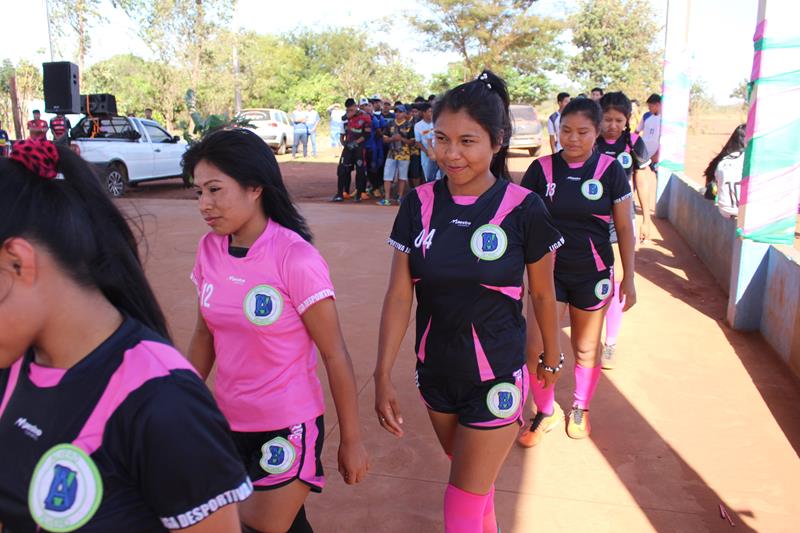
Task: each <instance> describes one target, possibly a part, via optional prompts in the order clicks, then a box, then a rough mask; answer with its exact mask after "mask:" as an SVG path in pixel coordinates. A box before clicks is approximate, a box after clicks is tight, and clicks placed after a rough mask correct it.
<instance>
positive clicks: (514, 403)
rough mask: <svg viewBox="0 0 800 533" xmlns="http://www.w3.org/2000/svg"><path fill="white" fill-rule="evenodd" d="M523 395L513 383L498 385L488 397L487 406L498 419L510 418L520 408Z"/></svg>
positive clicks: (491, 390) (490, 391)
mask: <svg viewBox="0 0 800 533" xmlns="http://www.w3.org/2000/svg"><path fill="white" fill-rule="evenodd" d="M521 399H522V393H521V392H520V391H519V387H517V386H516V385H514V384H512V383H498V384H497V385H495V386H494V387H492V388H491V389H490V390H489V394H487V395H486V406H487V407H488V408H489V411H490V412H491V413H492V414H493V415H494V416H496V417H497V418H510V417H512V416H514V414H516V412H517V409H518V408H519V404H520V401H521Z"/></svg>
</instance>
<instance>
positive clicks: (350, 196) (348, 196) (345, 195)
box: [342, 192, 353, 200]
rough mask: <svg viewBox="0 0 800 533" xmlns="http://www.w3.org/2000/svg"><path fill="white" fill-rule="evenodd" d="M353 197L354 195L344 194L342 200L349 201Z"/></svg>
mask: <svg viewBox="0 0 800 533" xmlns="http://www.w3.org/2000/svg"><path fill="white" fill-rule="evenodd" d="M352 197H353V195H352V194H350V193H349V192H345V193H342V198H344V199H345V200H349V199H350V198H352Z"/></svg>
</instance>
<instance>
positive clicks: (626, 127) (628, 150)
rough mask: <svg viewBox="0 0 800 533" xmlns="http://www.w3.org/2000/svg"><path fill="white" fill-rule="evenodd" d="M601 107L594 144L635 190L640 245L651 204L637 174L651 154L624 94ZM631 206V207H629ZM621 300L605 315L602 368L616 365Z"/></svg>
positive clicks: (604, 99)
mask: <svg viewBox="0 0 800 533" xmlns="http://www.w3.org/2000/svg"><path fill="white" fill-rule="evenodd" d="M600 108H601V109H602V111H603V122H602V123H601V124H600V136H599V137H598V138H597V141H596V142H595V145H596V147H597V151H598V152H600V153H601V154H606V155H610V156H611V157H613V158H615V159H616V160H617V161H618V162H619V164H620V165H621V166H622V169H623V170H624V171H625V176H626V177H627V178H628V183H629V184H630V185H631V187H633V189H634V190H635V191H636V195H637V197H638V199H639V206H640V207H641V208H642V226H641V229H640V231H639V242H644V241H646V240H648V239H649V238H650V202H649V188H648V186H647V179H648V176H647V175H646V173H645V172H640V171H641V170H644V169H646V168H647V166H648V165H649V164H650V154H649V153H648V152H647V146H646V145H645V143H644V139H642V138H641V137H640V136H639V135H637V134H636V133H631V127H630V119H631V112H632V105H631V101H630V100H629V99H628V97H627V96H625V93H623V92H611V93H606V94H604V95H603V97H602V98H601V99H600ZM631 207H633V204H631ZM635 216H636V215H635V214H634V212H633V211H631V220H632V221H633V223H634V226H635V225H636V218H635ZM611 242H612V243H617V232H616V229H615V227H614V224H613V221H612V224H611ZM618 249H619V247H617V248H615V249H614V262H615V263H619V262H620V255H619V253H618V252H617V251H618ZM619 286H620V282H619V281H615V283H614V290H615V292H616V293H619V292H620V288H619ZM623 307H624V301H620V300H619V299H617V298H614V299H613V300H611V303H610V304H609V306H608V312H607V313H606V332H605V333H606V335H605V342H604V343H603V353H602V356H601V363H602V366H603V369H605V370H611V369H613V368H614V367H615V366H616V346H617V335H618V334H619V330H620V328H621V327H622V309H623Z"/></svg>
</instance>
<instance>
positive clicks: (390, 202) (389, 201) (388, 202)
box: [378, 198, 392, 206]
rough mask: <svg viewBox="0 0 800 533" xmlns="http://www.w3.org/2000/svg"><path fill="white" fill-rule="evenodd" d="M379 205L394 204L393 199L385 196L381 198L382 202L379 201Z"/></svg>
mask: <svg viewBox="0 0 800 533" xmlns="http://www.w3.org/2000/svg"><path fill="white" fill-rule="evenodd" d="M378 205H387V206H391V205H392V201H391V200H388V199H386V198H384V199H383V200H381V201H380V202H378Z"/></svg>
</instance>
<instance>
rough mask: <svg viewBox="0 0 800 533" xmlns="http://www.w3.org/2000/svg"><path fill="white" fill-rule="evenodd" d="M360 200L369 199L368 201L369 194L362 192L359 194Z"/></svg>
mask: <svg viewBox="0 0 800 533" xmlns="http://www.w3.org/2000/svg"><path fill="white" fill-rule="evenodd" d="M361 199H362V200H369V199H370V198H369V194H367V193H365V192H362V193H361Z"/></svg>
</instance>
